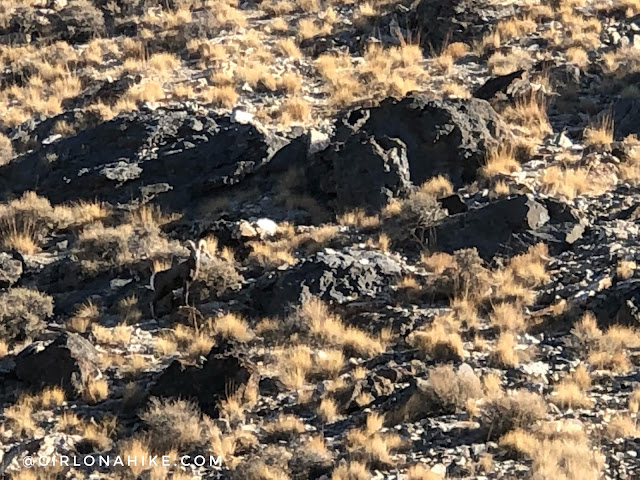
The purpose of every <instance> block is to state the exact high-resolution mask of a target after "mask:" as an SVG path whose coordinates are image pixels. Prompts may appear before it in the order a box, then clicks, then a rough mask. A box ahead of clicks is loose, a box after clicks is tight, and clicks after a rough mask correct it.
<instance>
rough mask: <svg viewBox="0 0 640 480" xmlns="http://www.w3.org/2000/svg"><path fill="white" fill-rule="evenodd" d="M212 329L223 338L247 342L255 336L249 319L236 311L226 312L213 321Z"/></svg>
mask: <svg viewBox="0 0 640 480" xmlns="http://www.w3.org/2000/svg"><path fill="white" fill-rule="evenodd" d="M212 331H213V332H214V334H216V335H219V336H221V337H222V338H229V339H234V340H238V341H240V342H247V341H249V340H251V339H252V338H253V337H254V334H253V332H252V331H251V328H249V324H248V323H247V321H246V320H245V319H244V318H242V317H240V316H239V315H237V314H234V313H225V314H224V315H222V316H220V317H218V318H216V319H215V320H214V321H213V327H212Z"/></svg>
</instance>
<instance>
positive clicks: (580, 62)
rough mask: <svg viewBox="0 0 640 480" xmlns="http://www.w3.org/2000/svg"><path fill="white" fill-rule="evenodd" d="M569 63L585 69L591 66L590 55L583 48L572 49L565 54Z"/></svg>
mask: <svg viewBox="0 0 640 480" xmlns="http://www.w3.org/2000/svg"><path fill="white" fill-rule="evenodd" d="M565 55H566V56H567V61H568V62H569V63H573V64H575V65H577V66H578V67H581V68H585V67H587V66H588V65H589V55H587V52H586V51H585V50H584V48H582V47H571V48H568V49H567V51H566V52H565Z"/></svg>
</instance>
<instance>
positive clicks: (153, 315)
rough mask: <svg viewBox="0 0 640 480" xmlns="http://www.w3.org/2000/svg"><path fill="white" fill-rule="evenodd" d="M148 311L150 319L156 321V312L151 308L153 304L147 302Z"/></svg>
mask: <svg viewBox="0 0 640 480" xmlns="http://www.w3.org/2000/svg"><path fill="white" fill-rule="evenodd" d="M149 309H150V310H151V318H153V319H154V320H155V319H156V310H155V308H153V302H149Z"/></svg>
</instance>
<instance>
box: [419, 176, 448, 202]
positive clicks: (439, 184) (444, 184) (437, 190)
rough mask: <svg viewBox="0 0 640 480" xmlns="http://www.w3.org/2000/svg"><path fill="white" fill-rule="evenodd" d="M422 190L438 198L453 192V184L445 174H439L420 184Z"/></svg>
mask: <svg viewBox="0 0 640 480" xmlns="http://www.w3.org/2000/svg"><path fill="white" fill-rule="evenodd" d="M420 191H421V192H424V193H426V194H427V195H433V196H435V197H437V198H441V197H446V196H447V195H451V194H452V193H453V184H452V183H451V180H449V179H448V178H447V177H445V176H444V175H437V176H435V177H432V178H430V179H429V180H427V181H425V182H424V183H423V184H422V185H420Z"/></svg>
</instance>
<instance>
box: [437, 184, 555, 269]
mask: <svg viewBox="0 0 640 480" xmlns="http://www.w3.org/2000/svg"><path fill="white" fill-rule="evenodd" d="M548 220H549V212H548V211H547V209H546V208H545V207H544V205H542V204H540V203H538V202H536V201H535V200H532V199H530V198H528V197H526V196H524V195H520V196H517V197H514V198H509V199H506V200H500V201H498V202H495V203H491V204H489V205H487V206H485V207H482V208H479V209H477V210H471V211H469V212H466V213H462V214H459V215H454V216H452V217H448V218H446V219H444V220H443V221H442V222H441V223H440V224H438V225H437V226H436V227H435V229H434V235H433V238H434V239H433V246H435V247H437V248H438V249H440V250H443V251H445V252H448V253H453V252H454V251H456V250H460V249H463V248H474V247H475V248H476V249H477V250H478V253H479V254H480V256H481V257H482V258H483V259H485V260H488V259H491V258H492V257H493V256H494V255H495V254H496V253H498V252H499V251H500V250H502V249H504V248H505V247H506V246H508V245H510V244H511V243H513V240H514V237H513V235H514V234H515V233H518V232H524V231H526V230H536V229H538V228H540V227H542V226H543V225H544V224H545V223H546V222H547V221H548Z"/></svg>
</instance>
